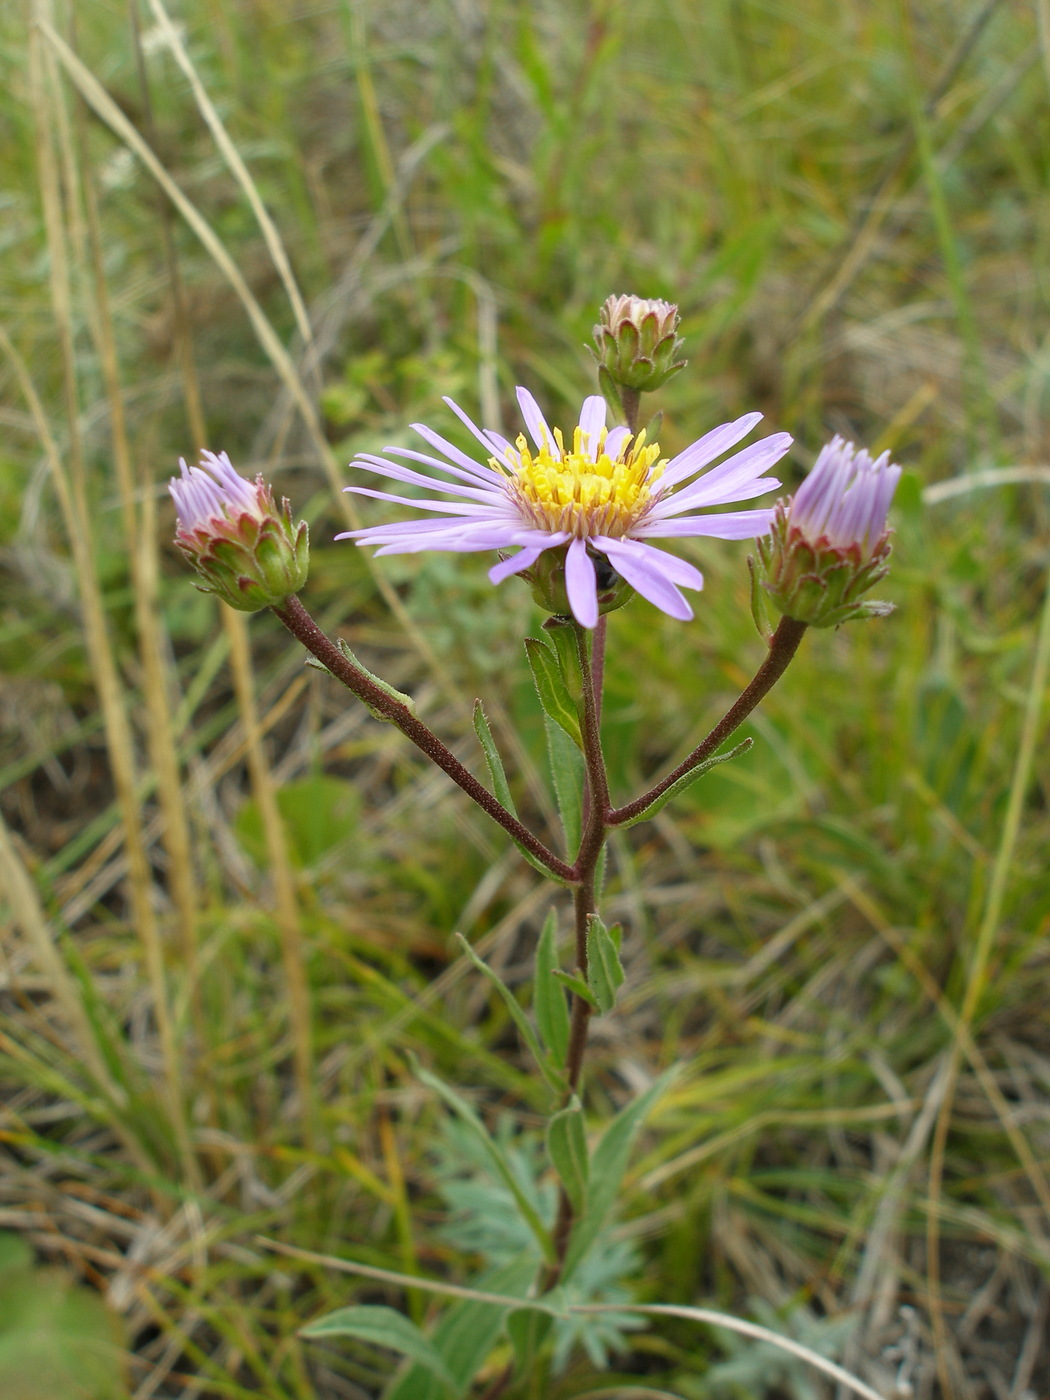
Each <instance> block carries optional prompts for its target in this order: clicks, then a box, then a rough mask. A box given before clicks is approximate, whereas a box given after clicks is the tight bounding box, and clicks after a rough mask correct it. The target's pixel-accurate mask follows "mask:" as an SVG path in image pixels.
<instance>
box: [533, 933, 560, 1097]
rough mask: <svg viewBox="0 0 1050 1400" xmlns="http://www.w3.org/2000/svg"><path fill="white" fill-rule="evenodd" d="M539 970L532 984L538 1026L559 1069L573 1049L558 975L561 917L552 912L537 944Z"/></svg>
mask: <svg viewBox="0 0 1050 1400" xmlns="http://www.w3.org/2000/svg"><path fill="white" fill-rule="evenodd" d="M535 966H536V971H535V976H534V977H533V983H532V996H533V1001H534V1003H535V1012H536V1025H537V1026H538V1027H539V1032H540V1035H541V1036H542V1038H543V1043H544V1045H546V1047H547V1049H548V1050H549V1051H550V1052H551V1054H552V1055H553V1057H554V1063H555V1064H556V1065H557V1066H558V1068H559V1069H564V1068H565V1062H566V1057H567V1055H568V1050H569V1008H568V1006H567V1005H566V1003H565V993H564V992H563V991H562V990H561V988H560V987H559V986H558V984H557V981H556V980H555V977H554V973H555V971H556V970H558V915H557V913H556V912H555V911H554V910H553V909H552V910H551V911H550V913H549V914H548V915H547V917H546V918H545V919H544V921H543V930H542V932H541V933H540V938H539V942H538V943H537V945H536V965H535Z"/></svg>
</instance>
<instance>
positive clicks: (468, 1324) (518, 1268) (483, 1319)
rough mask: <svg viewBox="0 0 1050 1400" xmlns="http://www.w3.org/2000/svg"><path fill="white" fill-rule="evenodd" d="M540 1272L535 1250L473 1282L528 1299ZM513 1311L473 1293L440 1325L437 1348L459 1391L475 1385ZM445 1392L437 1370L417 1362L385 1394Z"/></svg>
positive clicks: (405, 1396)
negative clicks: (508, 1314)
mask: <svg viewBox="0 0 1050 1400" xmlns="http://www.w3.org/2000/svg"><path fill="white" fill-rule="evenodd" d="M535 1276H536V1260H535V1257H534V1256H533V1255H532V1254H531V1252H530V1253H529V1254H526V1255H523V1256H522V1257H521V1258H518V1259H515V1260H514V1261H513V1263H510V1264H501V1265H498V1266H497V1267H495V1268H493V1269H488V1270H486V1271H485V1272H484V1273H482V1274H480V1275H479V1276H478V1277H477V1278H474V1279H471V1283H472V1284H473V1285H474V1287H475V1288H478V1289H486V1290H488V1291H489V1292H492V1293H503V1294H508V1295H510V1296H511V1297H513V1298H521V1299H522V1300H523V1301H524V1298H525V1295H526V1294H527V1292H528V1290H529V1286H530V1285H531V1283H532V1281H533V1279H534V1278H535ZM507 1311H508V1310H507V1308H506V1307H504V1306H501V1305H500V1304H498V1303H481V1302H476V1301H475V1300H474V1299H469V1300H467V1301H464V1302H462V1303H455V1304H453V1306H452V1307H451V1308H449V1309H448V1311H447V1312H445V1313H444V1314H443V1315H442V1317H441V1320H440V1322H438V1324H437V1326H436V1327H435V1328H434V1331H433V1336H432V1341H433V1344H434V1348H435V1350H436V1351H437V1352H438V1353H439V1354H440V1356H441V1358H442V1360H443V1361H444V1362H445V1365H446V1367H447V1368H448V1370H449V1372H450V1374H451V1375H452V1376H453V1378H454V1379H455V1382H456V1395H457V1396H464V1395H466V1394H467V1393H468V1392H469V1391H470V1389H471V1384H472V1382H473V1380H474V1377H475V1376H476V1375H477V1373H478V1371H479V1370H480V1369H481V1367H482V1366H483V1365H484V1364H485V1361H486V1359H487V1358H488V1356H489V1354H490V1352H491V1351H492V1348H493V1347H494V1346H496V1345H497V1343H498V1342H499V1335H500V1332H501V1330H502V1329H503V1325H504V1319H505V1318H506V1315H507ZM515 1311H517V1309H515ZM443 1394H444V1392H443V1391H442V1390H440V1389H439V1387H438V1384H437V1381H436V1380H435V1379H434V1377H433V1375H432V1374H431V1373H430V1372H428V1371H427V1370H425V1369H424V1368H423V1367H422V1366H420V1365H418V1364H417V1365H415V1366H410V1367H409V1369H408V1370H407V1371H405V1372H404V1373H403V1374H402V1375H400V1376H398V1377H397V1379H396V1380H395V1381H394V1382H393V1384H392V1385H391V1386H390V1388H389V1390H388V1391H387V1393H386V1396H385V1400H441V1397H442V1395H443Z"/></svg>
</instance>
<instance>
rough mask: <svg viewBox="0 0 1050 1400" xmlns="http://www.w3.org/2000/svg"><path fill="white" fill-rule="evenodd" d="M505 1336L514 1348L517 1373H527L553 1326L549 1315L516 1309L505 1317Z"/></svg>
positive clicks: (534, 1310)
mask: <svg viewBox="0 0 1050 1400" xmlns="http://www.w3.org/2000/svg"><path fill="white" fill-rule="evenodd" d="M506 1326H507V1336H508V1337H509V1338H510V1344H511V1346H512V1347H513V1348H514V1360H515V1361H516V1362H517V1365H518V1371H519V1373H521V1372H523V1371H527V1370H528V1369H529V1367H530V1366H531V1365H532V1363H533V1362H534V1361H535V1359H536V1356H537V1353H538V1352H539V1349H540V1347H542V1346H543V1343H544V1342H545V1341H546V1340H547V1336H548V1333H549V1332H550V1330H551V1328H552V1327H553V1326H554V1318H553V1317H551V1315H550V1313H543V1312H539V1311H538V1310H537V1309H536V1308H517V1309H515V1311H514V1312H512V1313H509V1314H508V1315H507V1323H506Z"/></svg>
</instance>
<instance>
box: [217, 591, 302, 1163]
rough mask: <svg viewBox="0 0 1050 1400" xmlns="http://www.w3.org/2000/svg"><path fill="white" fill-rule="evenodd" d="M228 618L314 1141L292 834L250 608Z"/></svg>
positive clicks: (225, 612) (225, 611)
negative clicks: (259, 689)
mask: <svg viewBox="0 0 1050 1400" xmlns="http://www.w3.org/2000/svg"><path fill="white" fill-rule="evenodd" d="M220 607H221V608H222V621H223V626H224V627H225V629H226V635H227V637H228V638H229V643H230V669H231V670H232V672H233V684H234V690H235V691H236V694H237V705H238V708H239V710H240V712H241V723H242V725H243V726H244V737H245V745H246V750H247V752H246V757H247V760H248V772H249V775H250V777H251V786H252V796H253V797H254V798H255V801H256V804H257V805H258V808H259V816H260V818H261V820H262V828H263V839H264V842H265V845H266V858H267V864H268V866H269V871H270V878H271V880H272V881H273V896H274V911H275V914H276V918H277V927H278V931H279V933H280V938H281V959H282V962H283V965H284V975H285V978H286V979H287V983H288V987H287V990H288V1015H289V1020H290V1023H291V1029H292V1053H293V1058H294V1061H295V1080H296V1088H297V1091H298V1094H299V1100H300V1105H301V1111H302V1117H303V1125H304V1128H305V1130H306V1136H307V1138H308V1139H309V1140H311V1141H312V1140H313V1139H314V1138H315V1137H316V1121H315V1119H316V1112H315V1106H316V1095H315V1092H314V1053H313V1032H312V1027H311V1019H310V991H309V985H308V982H307V975H306V954H305V939H304V937H303V927H302V920H301V919H300V917H299V900H298V897H297V895H296V890H295V874H294V871H293V869H292V861H291V855H290V853H289V850H288V837H287V834H286V832H285V829H284V823H283V821H282V819H281V813H280V810H279V808H278V806H277V789H276V786H275V784H274V780H273V773H272V771H271V769H270V764H269V761H268V759H267V757H266V751H265V749H264V748H263V742H262V734H261V731H260V727H259V710H258V706H257V705H256V703H255V683H254V679H253V676H252V662H251V652H250V650H249V647H248V622H247V618H246V617H245V615H244V613H239V612H236V611H234V609H233V608H229V607H227V606H226V605H225V604H220Z"/></svg>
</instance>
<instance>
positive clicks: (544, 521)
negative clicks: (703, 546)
mask: <svg viewBox="0 0 1050 1400" xmlns="http://www.w3.org/2000/svg"><path fill="white" fill-rule="evenodd" d="M607 436H608V433H607V431H606V429H605V428H602V430H601V433H600V434H599V437H598V450H597V453H596V454H595V455H596V458H597V460H596V461H592V460H591V456H590V454H589V453H588V452H587V450H586V445H585V443H584V440H583V433H582V432H581V431H580V429H579V428H577V429H576V431H575V432H574V433H573V441H572V450H571V451H566V450H565V443H564V441H563V440H562V435H561V431H560V429H558V428H555V429H554V438H555V441H556V443H557V447H558V454H559V455H555V454H554V453H553V452H552V451H551V449H550V447H549V446H548V445H547V444H546V443H545V444H544V446H543V447H542V448H541V449H540V450H539V451H538V452H536V451H534V450H533V449H532V448H531V447H530V445H529V443H528V442H527V440H526V438H525V436H524V435H523V434H522V435H520V436H519V437H518V440H517V443H516V447H517V452H518V456H519V457H520V459H521V460H520V463H519V462H518V461H517V460H515V458H514V455H513V454H512V453H511V452H510V451H508V453H507V457H506V460H505V461H500V459H499V458H498V457H493V458H492V459H491V464H492V466H493V467H494V468H495V469H496V470H497V471H499V472H502V473H503V474H504V475H505V476H506V477H508V487H509V489H510V491H511V493H512V495H513V496H514V498H515V500H516V501H517V503H518V505H519V506H520V507H521V510H522V513H523V514H524V515H525V516H527V517H528V518H529V519H530V520H532V521H533V522H534V523H535V524H536V525H538V526H539V527H540V529H542V530H551V531H554V530H564V531H566V532H567V533H568V534H570V535H575V536H576V537H577V538H578V539H589V538H590V537H591V536H592V535H608V536H609V537H610V538H612V539H619V538H621V537H622V536H624V535H626V534H627V533H628V532H629V531H630V529H631V526H632V525H635V524H637V522H638V521H639V520H640V519H641V518H642V516H643V515H644V514H645V513H646V511H647V510H648V509H649V507H650V506H651V505H652V503H653V496H654V492H653V488H654V486H655V485H656V482H657V480H658V479H659V477H660V476H661V475H662V473H663V469H664V467H665V466H666V465H667V462H666V459H664V460H660V445H659V443H655V442H654V443H653V444H652V446H651V447H650V446H647V445H646V441H645V433H644V431H643V432H640V433H639V434H638V435H637V437H634V438H630V437H626V438H624V440H623V443H622V444H621V446H620V450H619V452H618V453H617V455H616V456H615V457H610V456H609V454H608V452H606V451H605V442H606V438H607Z"/></svg>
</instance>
